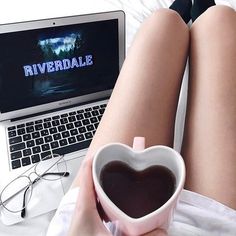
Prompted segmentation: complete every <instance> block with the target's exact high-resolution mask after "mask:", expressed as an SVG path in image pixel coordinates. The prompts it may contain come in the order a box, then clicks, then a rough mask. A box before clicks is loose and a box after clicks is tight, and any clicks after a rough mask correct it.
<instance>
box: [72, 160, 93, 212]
mask: <svg viewBox="0 0 236 236" xmlns="http://www.w3.org/2000/svg"><path fill="white" fill-rule="evenodd" d="M79 178H80V193H79V196H78V199H77V203H76V207H77V208H78V209H80V210H81V209H87V210H88V209H91V210H94V209H96V199H95V191H94V186H93V179H92V158H86V159H84V161H83V162H82V164H81V167H80V173H79Z"/></svg>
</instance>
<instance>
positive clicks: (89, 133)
mask: <svg viewBox="0 0 236 236" xmlns="http://www.w3.org/2000/svg"><path fill="white" fill-rule="evenodd" d="M85 138H86V139H91V138H93V134H92V133H91V132H88V133H86V134H85Z"/></svg>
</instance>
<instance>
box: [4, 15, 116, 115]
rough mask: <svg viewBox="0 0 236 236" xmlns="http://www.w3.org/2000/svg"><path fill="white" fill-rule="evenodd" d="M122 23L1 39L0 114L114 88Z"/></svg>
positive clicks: (106, 22)
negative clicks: (120, 24) (119, 25)
mask: <svg viewBox="0 0 236 236" xmlns="http://www.w3.org/2000/svg"><path fill="white" fill-rule="evenodd" d="M118 41H119V40H118V20H117V19H111V20H103V21H97V22H89V23H80V24H72V25H66V26H54V27H49V28H43V29H34V30H27V31H19V32H11V33H3V34H0V112H1V113H4V112H9V111H14V110H18V109H24V108H28V107H32V106H37V105H42V104H46V103H50V102H55V101H60V100H63V99H67V98H73V97H77V96H82V95H85V94H91V93H95V92H99V91H103V90H108V89H112V88H113V87H114V84H115V81H116V79H117V77H118V73H119V43H118Z"/></svg>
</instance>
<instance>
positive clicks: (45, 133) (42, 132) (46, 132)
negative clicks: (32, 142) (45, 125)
mask: <svg viewBox="0 0 236 236" xmlns="http://www.w3.org/2000/svg"><path fill="white" fill-rule="evenodd" d="M40 133H41V136H46V135H49V132H48V130H47V129H44V130H42V131H41V132H40Z"/></svg>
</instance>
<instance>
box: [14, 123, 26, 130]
mask: <svg viewBox="0 0 236 236" xmlns="http://www.w3.org/2000/svg"><path fill="white" fill-rule="evenodd" d="M24 127H25V124H20V125H17V126H16V128H17V129H20V128H24Z"/></svg>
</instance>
